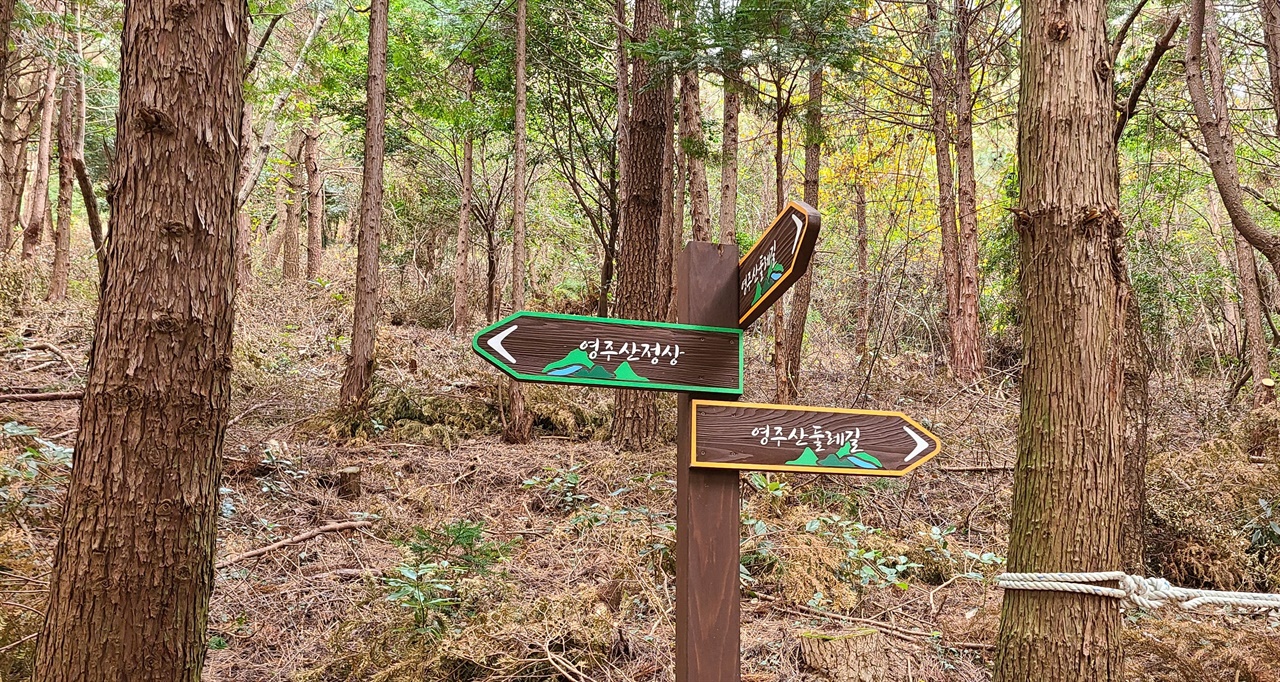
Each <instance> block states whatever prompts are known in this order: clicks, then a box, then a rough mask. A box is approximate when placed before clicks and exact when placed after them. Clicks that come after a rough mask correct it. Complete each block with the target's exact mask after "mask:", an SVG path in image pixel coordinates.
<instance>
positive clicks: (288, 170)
mask: <svg viewBox="0 0 1280 682" xmlns="http://www.w3.org/2000/svg"><path fill="white" fill-rule="evenodd" d="M305 140H306V134H305V133H303V132H302V131H301V130H296V131H294V133H293V136H292V137H291V138H290V140H289V148H288V150H287V151H286V152H285V164H286V166H285V168H284V169H283V172H282V181H283V182H284V183H285V200H284V215H283V216H281V219H280V225H281V228H282V230H281V233H280V239H281V243H282V245H283V247H284V248H283V251H284V264H283V265H282V266H281V268H280V273H281V275H282V276H283V277H284V279H285V281H290V282H292V281H297V280H298V279H300V278H301V277H302V258H301V253H300V248H299V247H300V244H299V237H298V231H299V229H300V227H301V225H302V200H301V196H300V195H301V194H302V164H301V163H299V157H300V156H301V154H302V145H303V143H304V141H305Z"/></svg>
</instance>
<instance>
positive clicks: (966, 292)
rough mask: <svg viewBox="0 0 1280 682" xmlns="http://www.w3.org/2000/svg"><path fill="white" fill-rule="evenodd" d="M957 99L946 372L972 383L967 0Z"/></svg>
mask: <svg viewBox="0 0 1280 682" xmlns="http://www.w3.org/2000/svg"><path fill="white" fill-rule="evenodd" d="M955 15H956V27H955V32H954V45H955V48H954V51H955V64H956V70H955V78H956V80H955V102H956V137H955V143H956V189H957V192H956V217H957V219H958V220H959V223H960V230H959V232H958V233H957V238H956V271H955V279H956V311H955V312H956V315H955V317H954V318H952V321H951V343H952V345H953V347H954V349H955V350H954V355H953V359H952V365H951V373H952V375H953V376H955V378H956V380H957V381H958V382H960V383H961V384H965V385H972V384H975V383H976V382H977V381H978V379H979V378H980V377H981V376H982V369H983V366H984V365H985V364H986V363H985V362H984V360H983V353H982V328H981V326H980V323H979V320H978V295H979V291H978V197H977V186H978V183H977V177H976V175H975V173H974V168H973V82H972V77H971V75H970V74H971V68H970V63H969V62H970V55H969V32H970V28H971V25H972V23H973V17H972V15H971V14H970V9H969V6H968V4H967V0H956V2H955Z"/></svg>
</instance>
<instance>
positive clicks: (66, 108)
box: [47, 66, 77, 301]
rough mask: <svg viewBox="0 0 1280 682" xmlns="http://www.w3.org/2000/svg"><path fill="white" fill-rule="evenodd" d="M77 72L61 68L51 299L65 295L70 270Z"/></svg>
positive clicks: (56, 299)
mask: <svg viewBox="0 0 1280 682" xmlns="http://www.w3.org/2000/svg"><path fill="white" fill-rule="evenodd" d="M76 89H77V88H76V73H75V71H74V70H72V67H70V66H68V67H66V68H64V69H63V73H62V100H61V102H59V105H58V222H57V224H56V225H55V226H54V233H53V244H54V249H53V274H52V276H51V277H50V278H49V295H48V297H47V298H48V300H50V301H61V300H62V299H64V298H66V297H67V276H68V275H69V274H70V270H71V194H72V193H73V192H75V185H74V183H75V179H76V178H75V175H76V172H75V169H74V166H73V164H72V157H73V156H74V154H75V147H76V142H75V140H76V131H75V123H76V112H75V96H76Z"/></svg>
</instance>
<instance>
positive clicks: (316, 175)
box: [303, 114, 325, 281]
mask: <svg viewBox="0 0 1280 682" xmlns="http://www.w3.org/2000/svg"><path fill="white" fill-rule="evenodd" d="M303 149H304V150H305V152H304V157H303V159H304V162H305V164H306V167H307V280H309V281H310V280H314V279H315V278H317V277H319V276H320V265H321V263H322V261H323V260H324V215H325V210H324V174H323V173H322V172H321V170H320V117H319V115H318V114H317V115H314V116H313V117H312V118H311V128H310V129H309V130H307V139H306V142H305V144H304V145H303Z"/></svg>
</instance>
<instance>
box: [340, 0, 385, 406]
mask: <svg viewBox="0 0 1280 682" xmlns="http://www.w3.org/2000/svg"><path fill="white" fill-rule="evenodd" d="M387 3H388V0H373V2H372V3H371V4H370V6H369V81H368V88H367V90H366V95H365V107H366V109H367V111H368V116H367V119H366V124H365V133H364V178H363V181H362V185H361V188H360V242H359V245H358V247H357V253H356V295H355V315H354V319H353V320H352V324H351V356H350V357H349V358H348V359H347V371H346V373H345V374H344V375H343V376H342V393H341V395H340V397H339V404H341V405H342V406H343V407H345V408H347V409H351V410H354V411H358V412H363V411H364V410H365V409H366V408H367V407H368V404H369V384H370V382H371V381H372V379H373V351H374V344H375V342H376V340H377V323H378V248H379V245H380V244H381V231H382V159H383V151H384V149H385V147H384V143H385V141H386V132H387Z"/></svg>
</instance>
